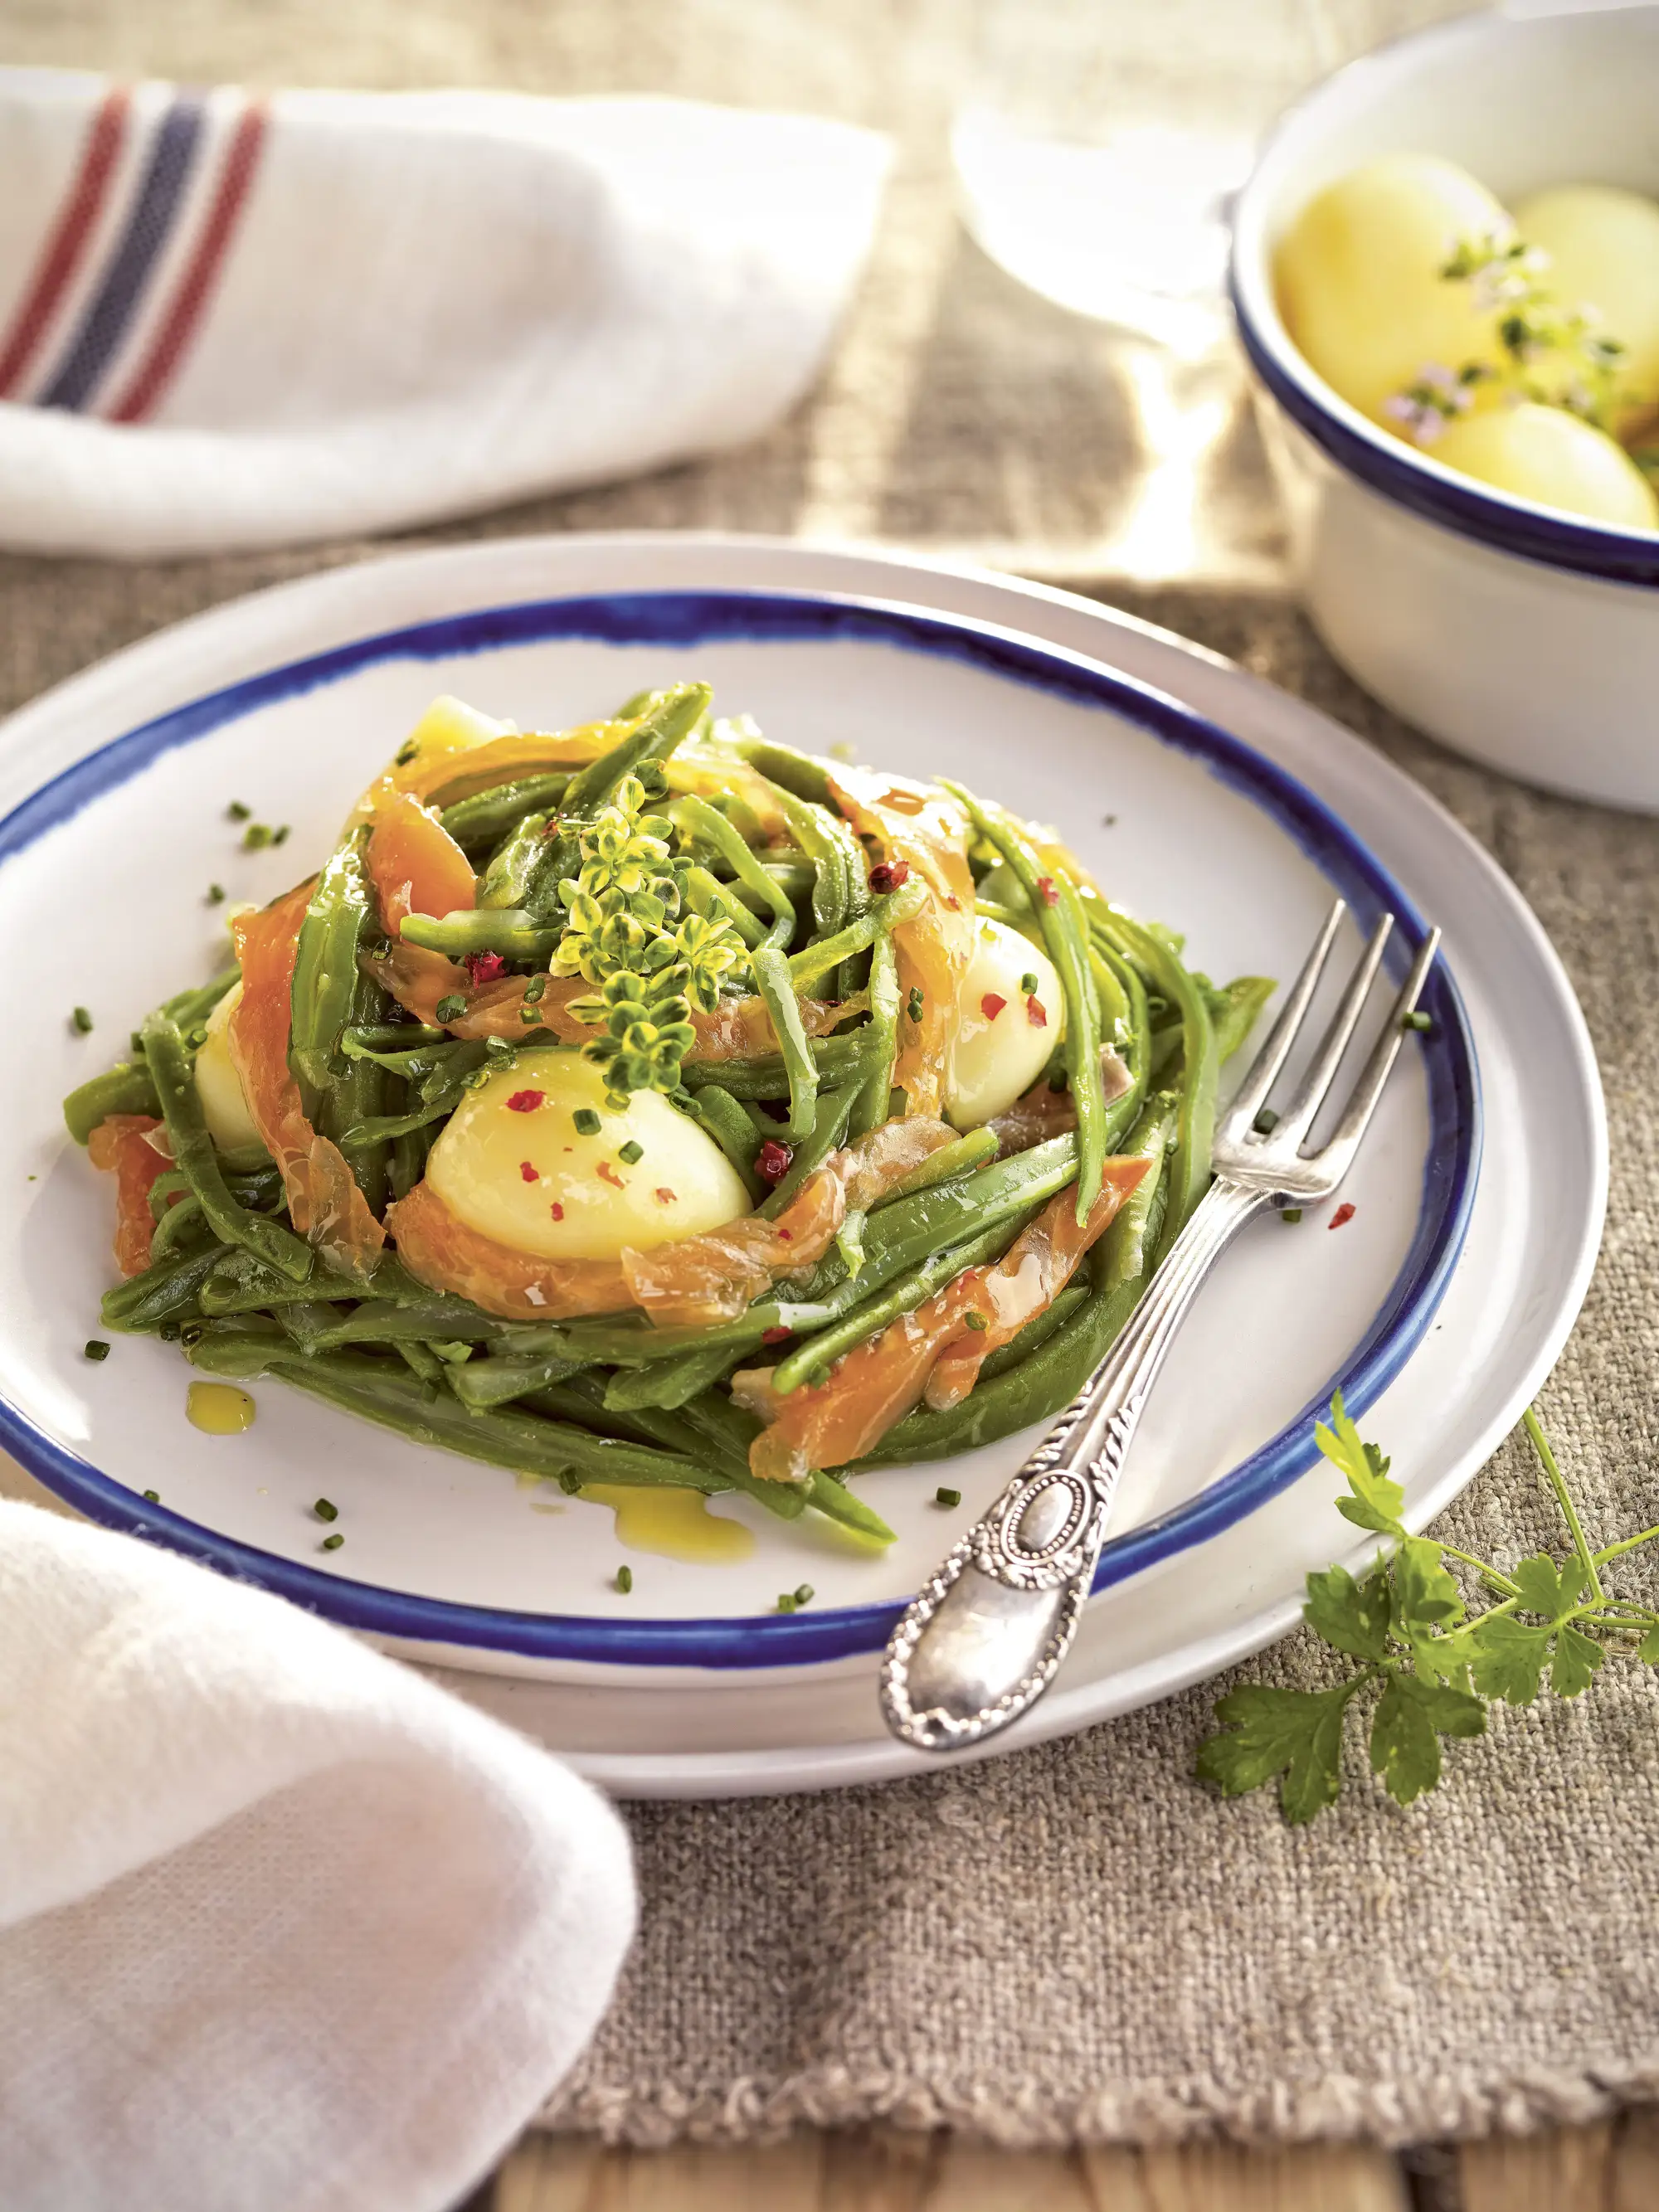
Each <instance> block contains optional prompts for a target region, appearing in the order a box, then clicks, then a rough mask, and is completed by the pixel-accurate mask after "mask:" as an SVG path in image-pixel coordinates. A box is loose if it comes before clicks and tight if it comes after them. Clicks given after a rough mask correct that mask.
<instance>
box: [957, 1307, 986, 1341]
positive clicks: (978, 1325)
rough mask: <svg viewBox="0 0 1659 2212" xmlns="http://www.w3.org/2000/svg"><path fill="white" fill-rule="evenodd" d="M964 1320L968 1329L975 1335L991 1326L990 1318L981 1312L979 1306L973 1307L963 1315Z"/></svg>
mask: <svg viewBox="0 0 1659 2212" xmlns="http://www.w3.org/2000/svg"><path fill="white" fill-rule="evenodd" d="M962 1318H963V1322H965V1323H966V1325H967V1326H968V1328H971V1329H972V1330H973V1331H974V1332H975V1334H979V1333H980V1332H981V1331H982V1330H985V1329H987V1328H989V1327H990V1326H991V1324H990V1322H989V1320H988V1318H987V1316H985V1315H984V1314H982V1313H981V1311H980V1310H979V1308H978V1307H977V1306H975V1307H973V1308H972V1309H971V1310H970V1311H969V1312H967V1313H965V1314H963V1316H962Z"/></svg>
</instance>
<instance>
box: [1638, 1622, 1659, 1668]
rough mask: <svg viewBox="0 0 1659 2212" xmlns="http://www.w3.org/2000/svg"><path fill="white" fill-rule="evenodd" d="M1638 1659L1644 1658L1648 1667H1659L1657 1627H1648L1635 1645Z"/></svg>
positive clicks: (1658, 1632)
mask: <svg viewBox="0 0 1659 2212" xmlns="http://www.w3.org/2000/svg"><path fill="white" fill-rule="evenodd" d="M1636 1656H1637V1657H1638V1659H1645V1660H1646V1661H1647V1662H1648V1664H1649V1666H1650V1667H1659V1628H1650V1629H1649V1631H1648V1632H1647V1634H1646V1635H1645V1636H1644V1638H1642V1641H1641V1642H1640V1643H1639V1644H1638V1645H1637V1647H1636Z"/></svg>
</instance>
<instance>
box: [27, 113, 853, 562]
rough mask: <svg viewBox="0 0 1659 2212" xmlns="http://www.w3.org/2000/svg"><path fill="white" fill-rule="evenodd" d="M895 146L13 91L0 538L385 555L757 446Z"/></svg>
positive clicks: (843, 272)
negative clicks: (680, 462)
mask: <svg viewBox="0 0 1659 2212" xmlns="http://www.w3.org/2000/svg"><path fill="white" fill-rule="evenodd" d="M887 153H888V149H887V143H886V142H885V140H884V139H882V138H880V137H877V136H875V135H874V134H872V133H871V132H869V131H860V130H856V129H854V128H853V127H852V126H851V125H845V124H839V123H834V122H829V121H827V120H823V119H821V118H811V117H804V116H781V115H766V114H756V113H750V112H739V111H737V110H729V109H724V108H717V107H707V106H696V105H693V104H691V103H689V102H684V101H678V100H641V99H616V100H538V99H532V98H529V97H526V96H522V95H519V94H509V93H481V92H421V93H396V94H374V93H343V92H282V93H277V94H274V95H271V96H268V97H262V98H261V97H254V96H252V95H250V94H246V93H243V92H241V91H239V90H237V89H234V88H223V87H222V88H219V89H217V90H215V91H211V92H203V91H200V90H196V89H192V88H189V87H184V86H176V85H168V84H158V83H143V84H138V85H131V86H129V85H122V84H115V83H112V82H109V81H107V80H106V79H103V78H100V77H94V76H82V75H80V74H78V73H70V72H60V71H56V70H0V544H5V545H8V546H13V547H23V548H30V549H35V550H46V551H57V552H96V553H108V554H117V555H124V556H125V555H132V556H137V555H144V554H164V553H184V552H197V551H203V550H211V549H216V548H222V547H233V546H252V545H271V544H284V543H291V542H297V541H300V540H303V539H307V538H323V537H329V536H335V535H339V534H343V533H345V532H367V531H377V530H386V529H391V528H396V527H398V526H402V525H405V524H410V523H415V522H418V521H422V520H431V519H433V518H435V517H438V516H442V515H453V514H459V513H464V512H465V511H467V510H469V509H474V508H478V507H485V506H489V505H493V504H498V503H500V502H502V501H507V500H511V499H513V498H518V497H523V496H526V495H529V494H531V493H532V492H538V491H547V490H550V489H556V488H558V487H562V486H565V485H570V484H577V483H586V482H593V481H597V480H599V479H601V478H605V477H615V476H618V475H623V474H626V473H629V472H631V471H636V470H641V469H646V468H650V467H653V466H655V465H659V464H662V463H664V462H667V461H671V460H676V459H682V458H684V456H686V455H688V454H691V453H698V452H702V451H704V450H706V449H708V448H710V447H720V446H726V445H732V444H735V443H737V442H738V441H742V440H744V439H746V438H750V437H752V436H753V435H755V434H756V433H757V432H758V431H760V430H762V429H763V428H766V426H767V425H768V424H769V422H773V421H774V420H775V418H776V417H777V416H780V415H781V414H782V413H783V412H784V411H785V410H787V408H788V407H789V406H791V405H792V404H793V402H794V401H795V400H796V399H797V398H799V396H800V395H801V393H802V392H804V391H805V388H806V386H807V385H808V383H809V382H810V381H811V378H812V376H813V374H815V372H816V370H817V367H818V365H819V363H820V362H821V361H822V359H823V355H824V352H825V349H826V348H827V346H828V344H829V338H830V337H831V334H832V332H833V330H834V327H835V324H836V318H837V316H838V315H839V313H840V312H841V310H842V307H844V306H845V304H846V302H847V300H848V295H849V294H850V292H851V290H852V288H853V286H854V283H855V282H856V280H857V276H858V273H859V270H860V265H861V264H862V262H863V259H864V257H865V254H866V251H867V249H868V246H869V243H870V240H871V236H872V232H873V229H874V226H875V221H876V216H877V212H878V206H879V203H880V197H881V190H882V185H883V181H884V176H885V171H886V164H887Z"/></svg>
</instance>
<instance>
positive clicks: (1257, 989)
mask: <svg viewBox="0 0 1659 2212" xmlns="http://www.w3.org/2000/svg"><path fill="white" fill-rule="evenodd" d="M1278 987H1279V986H1278V985H1277V984H1276V983H1275V982H1274V981H1273V978H1272V976H1271V975H1237V976H1235V977H1234V979H1233V981H1231V983H1229V984H1227V985H1225V987H1224V988H1223V990H1222V991H1221V993H1220V994H1219V996H1220V1004H1219V1005H1218V1006H1216V1007H1214V1008H1213V1009H1212V1013H1211V1017H1210V1018H1211V1020H1212V1022H1213V1024H1214V1025H1215V1056H1216V1059H1217V1060H1218V1062H1219V1063H1220V1064H1221V1065H1222V1066H1225V1065H1226V1063H1227V1062H1228V1061H1229V1060H1231V1058H1232V1056H1233V1054H1235V1053H1236V1052H1237V1050H1238V1049H1239V1048H1240V1047H1241V1046H1242V1045H1243V1042H1244V1041H1245V1039H1246V1038H1247V1037H1248V1036H1249V1034H1250V1031H1251V1030H1253V1029H1254V1028H1255V1024H1256V1017H1257V1015H1258V1014H1260V1013H1261V1009H1262V1008H1263V1007H1264V1006H1266V1005H1267V1001H1268V1000H1269V999H1271V998H1272V996H1273V993H1274V992H1275V991H1276V990H1277V989H1278Z"/></svg>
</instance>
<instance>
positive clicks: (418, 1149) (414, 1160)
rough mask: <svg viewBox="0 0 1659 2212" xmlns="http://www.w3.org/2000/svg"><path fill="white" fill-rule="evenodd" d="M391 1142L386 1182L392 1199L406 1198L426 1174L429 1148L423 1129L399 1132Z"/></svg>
mask: <svg viewBox="0 0 1659 2212" xmlns="http://www.w3.org/2000/svg"><path fill="white" fill-rule="evenodd" d="M391 1118H392V1119H395V1118H396V1117H395V1116H392V1117H391ZM391 1141H392V1158H391V1162H390V1164H389V1165H388V1167H387V1169H386V1180H387V1182H389V1183H390V1184H391V1186H392V1197H393V1198H394V1199H399V1198H407V1197H408V1196H409V1194H410V1191H411V1190H413V1189H414V1188H415V1186H416V1183H417V1182H419V1181H420V1180H421V1177H422V1176H423V1175H424V1174H425V1173H426V1156H427V1153H428V1151H429V1150H430V1149H431V1147H430V1145H429V1142H428V1137H427V1133H426V1130H425V1128H424V1127H421V1128H416V1129H404V1130H401V1131H399V1133H398V1135H397V1136H395V1137H393V1138H392V1140H391Z"/></svg>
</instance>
